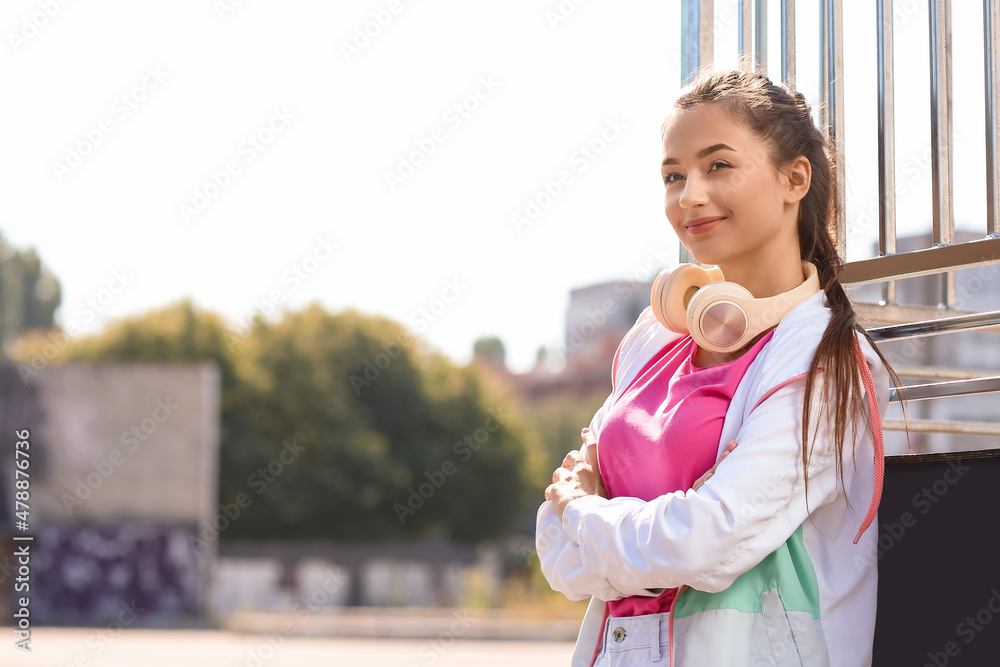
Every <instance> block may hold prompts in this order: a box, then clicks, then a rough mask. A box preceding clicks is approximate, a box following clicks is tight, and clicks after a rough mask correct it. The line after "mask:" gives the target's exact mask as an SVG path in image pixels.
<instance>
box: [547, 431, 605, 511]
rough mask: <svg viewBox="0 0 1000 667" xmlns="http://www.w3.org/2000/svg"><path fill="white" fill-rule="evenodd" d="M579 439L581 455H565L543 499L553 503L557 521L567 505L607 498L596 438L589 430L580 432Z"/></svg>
mask: <svg viewBox="0 0 1000 667" xmlns="http://www.w3.org/2000/svg"><path fill="white" fill-rule="evenodd" d="M580 437H581V438H582V439H583V451H582V452H581V451H579V450H576V449H574V450H573V451H571V452H570V453H569V454H567V455H566V458H565V459H563V464H562V467H560V468H556V469H555V472H553V473H552V484H550V485H549V487H548V488H547V489H545V499H546V500H551V501H552V504H553V505H554V506H555V510H556V514H558V515H559V519H560V521H561V520H562V515H563V510H565V509H566V505H567V504H568V503H569V501H571V500H573V499H575V498H582V497H583V496H590V495H596V496H601V497H602V498H607V497H608V492H607V490H605V488H604V482H603V481H602V480H601V470H600V464H599V463H598V462H597V438H596V437H595V436H594V434H593V433H592V432H591V431H590V429H588V428H585V429H583V431H582V432H581V433H580ZM587 461H590V463H587Z"/></svg>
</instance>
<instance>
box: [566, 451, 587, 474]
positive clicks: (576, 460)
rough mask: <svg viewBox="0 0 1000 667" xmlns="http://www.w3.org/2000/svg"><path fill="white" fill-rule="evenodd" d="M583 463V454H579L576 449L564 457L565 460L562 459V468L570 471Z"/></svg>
mask: <svg viewBox="0 0 1000 667" xmlns="http://www.w3.org/2000/svg"><path fill="white" fill-rule="evenodd" d="M584 462H585V461H584V460H583V452H581V451H580V450H578V449H574V450H573V451H571V452H570V453H569V454H567V455H566V458H564V459H563V462H562V467H563V468H567V469H569V470H572V469H573V468H575V467H576V466H577V464H580V463H584Z"/></svg>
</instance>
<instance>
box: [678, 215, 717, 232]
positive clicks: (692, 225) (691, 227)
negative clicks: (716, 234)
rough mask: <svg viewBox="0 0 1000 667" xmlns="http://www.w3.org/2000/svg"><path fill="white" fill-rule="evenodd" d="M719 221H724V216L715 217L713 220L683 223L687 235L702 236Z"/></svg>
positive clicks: (704, 219)
mask: <svg viewBox="0 0 1000 667" xmlns="http://www.w3.org/2000/svg"><path fill="white" fill-rule="evenodd" d="M721 220H725V216H716V217H714V218H695V219H694V220H689V221H687V222H685V223H684V228H685V229H686V230H687V231H688V233H689V234H704V233H705V232H707V231H709V230H710V229H712V228H713V227H715V225H716V224H717V223H718V222H720V221H721Z"/></svg>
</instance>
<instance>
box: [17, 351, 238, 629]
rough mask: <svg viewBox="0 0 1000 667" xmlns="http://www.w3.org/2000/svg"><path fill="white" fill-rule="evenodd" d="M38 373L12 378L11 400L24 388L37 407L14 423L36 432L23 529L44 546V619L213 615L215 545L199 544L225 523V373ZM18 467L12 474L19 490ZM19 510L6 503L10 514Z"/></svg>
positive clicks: (152, 368)
mask: <svg viewBox="0 0 1000 667" xmlns="http://www.w3.org/2000/svg"><path fill="white" fill-rule="evenodd" d="M28 368H29V367H28V366H27V365H22V366H20V367H11V366H8V367H7V377H6V380H7V381H6V383H5V386H4V387H3V391H4V393H5V396H4V400H3V401H2V402H3V403H5V404H6V403H7V401H8V400H9V398H10V397H11V396H12V395H13V396H17V395H19V394H23V393H24V391H25V390H30V392H31V395H32V396H33V400H34V405H33V406H32V409H31V410H28V411H27V412H25V413H23V414H20V415H18V414H8V415H6V418H5V420H6V422H8V424H10V425H11V426H12V427H13V428H15V429H25V428H26V429H29V431H30V437H29V442H30V444H31V447H30V450H29V451H30V458H29V459H28V460H29V461H30V466H29V468H28V471H29V474H30V478H29V479H30V500H29V503H28V505H29V511H28V521H27V522H26V523H27V525H26V526H25V525H18V524H17V520H20V518H18V519H17V520H15V523H14V525H13V526H12V528H13V530H14V532H15V533H16V534H19V535H33V536H34V538H35V539H34V542H32V543H31V545H32V546H31V549H32V558H31V581H30V585H31V589H30V593H31V614H32V619H33V621H35V622H39V623H72V624H78V623H86V624H89V623H106V622H108V620H110V619H116V618H121V617H122V615H123V614H124V615H125V616H126V617H128V618H130V619H131V620H132V622H136V620H137V618H138V617H140V616H141V617H142V618H143V620H144V621H145V622H155V620H156V619H157V618H161V617H172V616H176V615H177V614H198V613H200V612H201V610H202V609H203V607H204V604H205V599H204V591H205V588H206V582H207V581H208V578H209V575H210V567H211V563H212V562H213V560H214V544H209V545H208V547H207V548H205V547H199V545H198V543H197V542H195V540H193V538H194V537H196V536H198V535H199V534H200V531H201V530H202V527H203V526H204V525H206V524H208V525H211V522H212V521H213V519H214V517H215V512H214V506H215V504H216V496H217V488H218V448H219V433H218V423H219V391H220V386H219V375H218V371H217V369H216V367H215V365H214V364H143V363H134V364H126V363H109V364H77V363H71V364H64V365H49V366H45V367H43V368H40V369H37V370H35V371H34V372H27V369H28ZM19 385H20V386H19ZM8 459H11V460H8ZM12 459H13V456H6V457H4V460H3V461H2V462H0V465H2V466H3V479H4V482H5V484H4V486H5V488H6V489H8V490H9V489H11V488H13V486H12V484H13V482H14V474H15V472H14V468H13V466H12V465H11V464H12V463H13V460H12ZM12 498H13V493H10V492H9V491H8V492H5V493H4V499H3V502H4V503H11V502H12ZM6 509H7V510H8V515H10V514H11V511H10V510H11V507H10V506H8V507H7V508H6ZM21 509H23V508H21ZM19 544H20V543H19Z"/></svg>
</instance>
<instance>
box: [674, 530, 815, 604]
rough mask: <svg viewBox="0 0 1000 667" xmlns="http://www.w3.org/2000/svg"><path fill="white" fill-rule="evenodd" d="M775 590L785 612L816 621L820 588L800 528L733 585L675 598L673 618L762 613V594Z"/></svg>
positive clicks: (688, 590)
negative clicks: (715, 611) (710, 612)
mask: <svg viewBox="0 0 1000 667" xmlns="http://www.w3.org/2000/svg"><path fill="white" fill-rule="evenodd" d="M774 588H777V589H778V590H779V591H780V593H781V600H782V602H784V605H785V609H786V610H787V611H806V612H809V613H810V614H811V615H812V617H813V618H816V619H818V618H819V585H818V583H817V581H816V569H815V568H814V567H813V564H812V560H810V558H809V554H808V553H806V548H805V545H804V544H803V542H802V526H799V527H798V528H797V529H796V531H795V532H794V533H792V536H791V537H789V538H788V540H787V541H786V542H785V543H784V544H782V545H781V546H780V547H778V549H776V550H775V551H773V552H772V553H770V554H768V555H767V556H766V557H765V558H764V560H762V561H761V562H760V563H758V564H757V565H756V566H754V567H753V568H752V569H750V570H748V571H747V572H744V573H743V574H741V575H740V576H739V577H737V578H736V580H735V581H734V582H733V584H732V585H731V586H730V587H729V588H727V589H726V590H724V591H720V592H718V593H706V592H704V591H699V590H697V589H694V588H687V589H685V590H684V592H682V593H681V594H680V596H679V597H678V598H677V602H676V605H675V607H674V617H675V618H685V617H687V616H691V615H692V614H695V613H697V612H699V611H706V610H709V609H734V610H736V611H742V612H746V613H748V614H753V613H758V614H759V613H761V612H762V611H763V608H762V603H761V593H763V592H764V591H769V590H771V589H774Z"/></svg>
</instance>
